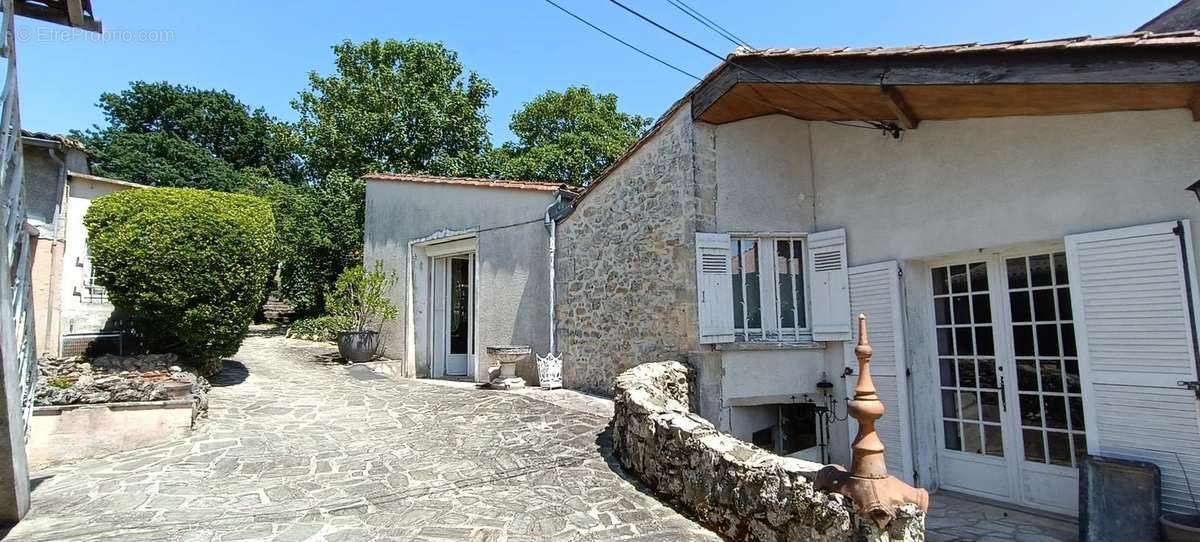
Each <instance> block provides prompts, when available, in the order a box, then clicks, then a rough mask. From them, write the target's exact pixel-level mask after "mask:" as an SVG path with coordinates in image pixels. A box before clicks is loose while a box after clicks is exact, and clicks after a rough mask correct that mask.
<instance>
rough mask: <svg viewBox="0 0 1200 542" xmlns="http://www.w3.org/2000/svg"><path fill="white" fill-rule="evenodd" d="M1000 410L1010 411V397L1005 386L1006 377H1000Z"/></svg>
mask: <svg viewBox="0 0 1200 542" xmlns="http://www.w3.org/2000/svg"><path fill="white" fill-rule="evenodd" d="M1000 410H1001V411H1002V412H1008V398H1007V394H1006V393H1005V388H1004V377H1003V376H1001V377H1000Z"/></svg>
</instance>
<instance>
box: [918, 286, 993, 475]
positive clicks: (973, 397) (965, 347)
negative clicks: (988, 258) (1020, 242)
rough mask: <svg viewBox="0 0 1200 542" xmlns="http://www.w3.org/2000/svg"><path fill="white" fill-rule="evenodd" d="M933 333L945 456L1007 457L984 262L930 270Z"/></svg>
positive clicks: (988, 288)
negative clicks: (946, 451) (967, 454)
mask: <svg viewBox="0 0 1200 542" xmlns="http://www.w3.org/2000/svg"><path fill="white" fill-rule="evenodd" d="M932 279H933V308H934V329H935V335H936V341H937V352H938V373H939V384H940V392H941V401H942V435H943V437H944V439H943V442H942V444H943V446H944V447H945V449H947V450H953V451H960V452H967V453H972V454H982V455H990V456H996V457H1004V431H1003V429H1002V427H1001V420H1002V416H1001V408H1002V401H1003V400H1004V399H1003V396H1002V391H1001V384H1000V383H1001V380H1002V378H1001V374H1000V373H1001V370H1000V369H999V367H997V365H996V357H995V356H996V349H995V337H994V334H993V325H992V308H991V307H992V304H991V297H990V292H989V290H990V286H989V284H988V272H987V263H986V262H972V263H969V264H959V265H949V266H943V267H935V268H934V269H933V270H932Z"/></svg>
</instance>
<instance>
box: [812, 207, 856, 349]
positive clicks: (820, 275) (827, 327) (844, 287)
mask: <svg viewBox="0 0 1200 542" xmlns="http://www.w3.org/2000/svg"><path fill="white" fill-rule="evenodd" d="M808 275H809V277H810V280H811V284H812V285H811V287H810V292H811V294H812V303H811V305H812V334H813V340H814V341H845V340H849V338H850V323H849V322H848V321H846V314H848V313H849V312H850V292H849V282H848V281H849V279H848V278H847V276H846V230H840V229H839V230H832V231H826V232H819V233H814V234H811V235H809V236H808Z"/></svg>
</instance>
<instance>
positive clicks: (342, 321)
mask: <svg viewBox="0 0 1200 542" xmlns="http://www.w3.org/2000/svg"><path fill="white" fill-rule="evenodd" d="M350 325H351V322H350V319H349V318H346V317H344V316H317V317H315V318H305V319H303V320H296V322H295V323H293V324H292V325H290V326H288V330H287V336H288V337H289V338H292V339H304V340H306V341H318V342H333V341H336V340H337V338H338V334H339V333H341V332H343V331H349V330H350Z"/></svg>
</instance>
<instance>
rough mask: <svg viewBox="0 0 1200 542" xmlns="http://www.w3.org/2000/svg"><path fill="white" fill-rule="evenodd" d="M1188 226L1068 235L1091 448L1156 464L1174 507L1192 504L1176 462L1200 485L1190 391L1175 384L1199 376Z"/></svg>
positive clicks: (1166, 500)
mask: <svg viewBox="0 0 1200 542" xmlns="http://www.w3.org/2000/svg"><path fill="white" fill-rule="evenodd" d="M1190 231H1191V230H1190V229H1189V224H1188V221H1186V220H1183V221H1179V222H1168V223H1160V224H1150V225H1146V226H1135V227H1131V228H1121V229H1115V230H1108V231H1101V232H1094V233H1085V234H1080V235H1071V236H1068V237H1067V238H1066V245H1067V265H1068V272H1069V275H1070V288H1071V307H1072V313H1073V317H1074V319H1075V320H1074V325H1075V334H1076V344H1077V347H1078V354H1079V359H1080V368H1081V372H1082V378H1083V391H1084V395H1083V397H1084V405H1085V406H1084V411H1085V416H1086V418H1085V426H1086V431H1087V444H1088V452H1089V453H1091V454H1096V455H1104V456H1115V457H1125V458H1134V459H1140V460H1143V461H1145V460H1149V461H1152V462H1154V463H1155V464H1157V465H1158V466H1159V468H1160V469H1161V470H1162V503H1163V508H1164V509H1165V510H1169V511H1175V512H1191V509H1192V500H1191V497H1190V495H1189V493H1188V488H1187V481H1186V480H1185V478H1184V472H1183V471H1182V470H1181V469H1180V463H1182V464H1183V465H1184V467H1185V468H1186V469H1187V475H1188V476H1190V478H1191V482H1192V484H1193V486H1194V487H1197V488H1200V486H1196V484H1197V480H1200V419H1198V417H1197V410H1196V406H1197V405H1196V395H1195V394H1194V393H1193V392H1192V391H1190V390H1188V389H1186V388H1184V387H1181V386H1180V385H1179V384H1181V383H1184V382H1189V381H1195V380H1196V359H1195V342H1194V340H1195V338H1194V337H1193V333H1194V332H1195V330H1194V320H1193V315H1194V307H1195V304H1196V301H1195V299H1196V297H1195V291H1196V290H1195V279H1194V273H1195V270H1194V269H1192V270H1190V274H1191V275H1192V277H1189V276H1188V275H1189V269H1188V268H1189V266H1190V265H1191V262H1192V261H1193V260H1192V257H1191V254H1190V252H1191V246H1192V245H1191V239H1190V233H1189V232H1190ZM1189 298H1190V299H1189ZM1189 301H1190V302H1189ZM1176 454H1178V455H1176Z"/></svg>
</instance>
